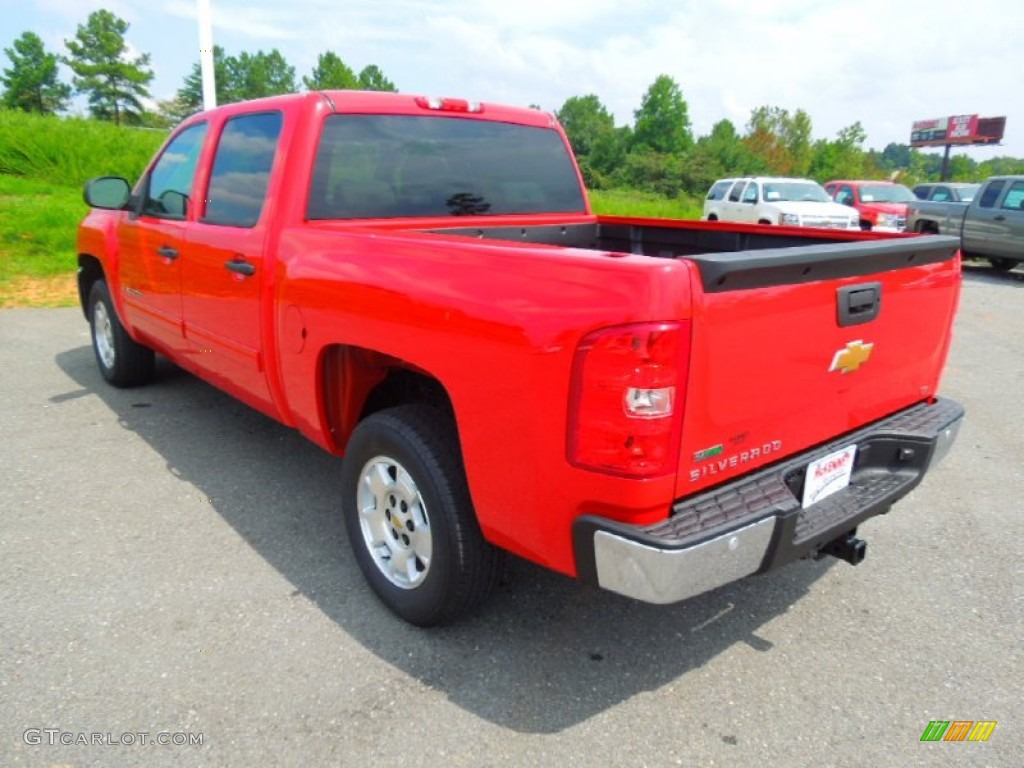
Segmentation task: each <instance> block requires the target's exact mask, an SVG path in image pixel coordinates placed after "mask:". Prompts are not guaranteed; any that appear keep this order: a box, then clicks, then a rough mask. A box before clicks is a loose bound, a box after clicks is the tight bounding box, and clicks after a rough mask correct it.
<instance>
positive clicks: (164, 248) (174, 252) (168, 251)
mask: <svg viewBox="0 0 1024 768" xmlns="http://www.w3.org/2000/svg"><path fill="white" fill-rule="evenodd" d="M156 252H157V253H158V254H160V255H161V256H163V257H164V258H165V259H170V260H171V261H174V260H175V259H176V258H178V249H177V248H171V246H169V245H161V246H160V247H159V248H157V249H156Z"/></svg>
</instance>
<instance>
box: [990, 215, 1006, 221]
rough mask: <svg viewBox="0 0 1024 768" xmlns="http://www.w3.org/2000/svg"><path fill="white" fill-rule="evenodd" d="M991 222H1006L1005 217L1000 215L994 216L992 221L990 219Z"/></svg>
mask: <svg viewBox="0 0 1024 768" xmlns="http://www.w3.org/2000/svg"><path fill="white" fill-rule="evenodd" d="M992 221H1006V217H1005V216H1003V215H1002V214H1000V215H999V216H996V217H995V218H994V219H992Z"/></svg>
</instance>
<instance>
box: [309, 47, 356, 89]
mask: <svg viewBox="0 0 1024 768" xmlns="http://www.w3.org/2000/svg"><path fill="white" fill-rule="evenodd" d="M302 84H303V85H304V86H306V89H307V90H310V91H322V90H355V89H358V88H359V78H358V77H356V73H355V72H353V71H352V69H351V68H350V67H349V66H348V65H347V64H346V63H345V62H344V61H342V60H341V57H340V56H338V54H336V53H334V52H333V51H326V52H325V53H321V54H320V55H319V56H318V57H317V60H316V66H315V67H314V68H313V71H312V72H311V73H310V76H309V77H303V78H302Z"/></svg>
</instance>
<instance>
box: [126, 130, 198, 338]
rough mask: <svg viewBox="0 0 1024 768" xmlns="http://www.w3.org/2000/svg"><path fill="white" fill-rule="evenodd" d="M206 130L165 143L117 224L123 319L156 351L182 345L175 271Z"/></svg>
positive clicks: (180, 260)
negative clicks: (129, 209)
mask: <svg viewBox="0 0 1024 768" xmlns="http://www.w3.org/2000/svg"><path fill="white" fill-rule="evenodd" d="M206 128H207V126H206V123H197V124H195V125H192V126H189V127H188V128H186V129H184V130H183V131H181V133H179V134H178V135H177V136H175V137H174V138H173V139H171V141H170V142H169V143H168V144H167V146H166V147H165V148H164V150H163V152H161V153H160V157H159V158H157V161H156V163H155V164H154V165H153V167H152V170H150V172H149V174H148V175H147V176H146V177H145V178H144V179H143V180H142V183H141V184H140V189H139V194H140V195H141V200H140V201H139V203H138V206H137V208H136V209H135V211H134V212H133V213H132V214H131V215H130V216H126V217H124V218H123V219H122V220H121V222H120V224H119V225H118V232H117V236H118V242H119V243H120V244H121V254H120V262H119V266H118V276H119V278H120V279H119V283H120V285H121V291H122V292H123V300H124V310H125V320H126V322H127V323H128V324H129V325H131V326H132V327H133V328H135V329H136V330H137V331H138V332H139V333H140V334H141V335H142V336H144V337H146V338H147V339H148V340H150V341H151V342H152V343H153V344H154V346H157V347H158V348H162V349H169V350H176V349H181V348H182V347H183V346H184V343H185V341H184V336H183V334H182V302H181V272H182V263H183V262H184V261H185V259H183V258H182V257H183V255H184V249H185V239H186V235H185V232H186V228H187V226H188V225H187V223H186V215H187V213H188V207H189V205H190V204H191V194H192V182H193V180H194V178H195V172H196V165H197V163H198V160H199V154H200V152H201V150H202V147H203V139H204V138H205V136H206Z"/></svg>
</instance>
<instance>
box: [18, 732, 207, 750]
mask: <svg viewBox="0 0 1024 768" xmlns="http://www.w3.org/2000/svg"><path fill="white" fill-rule="evenodd" d="M204 736H205V734H202V733H183V732H181V731H157V732H156V733H150V732H149V731H131V732H125V733H111V732H110V731H106V732H96V731H89V732H86V731H65V730H62V729H60V728H26V729H25V732H24V733H23V734H22V735H21V738H22V739H23V740H24V742H25V743H26V744H28V745H29V746H39V745H45V746H50V747H56V746H64V747H134V746H144V747H145V746H150V745H153V744H156V745H157V746H160V747H201V746H202V745H203V737H204Z"/></svg>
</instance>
